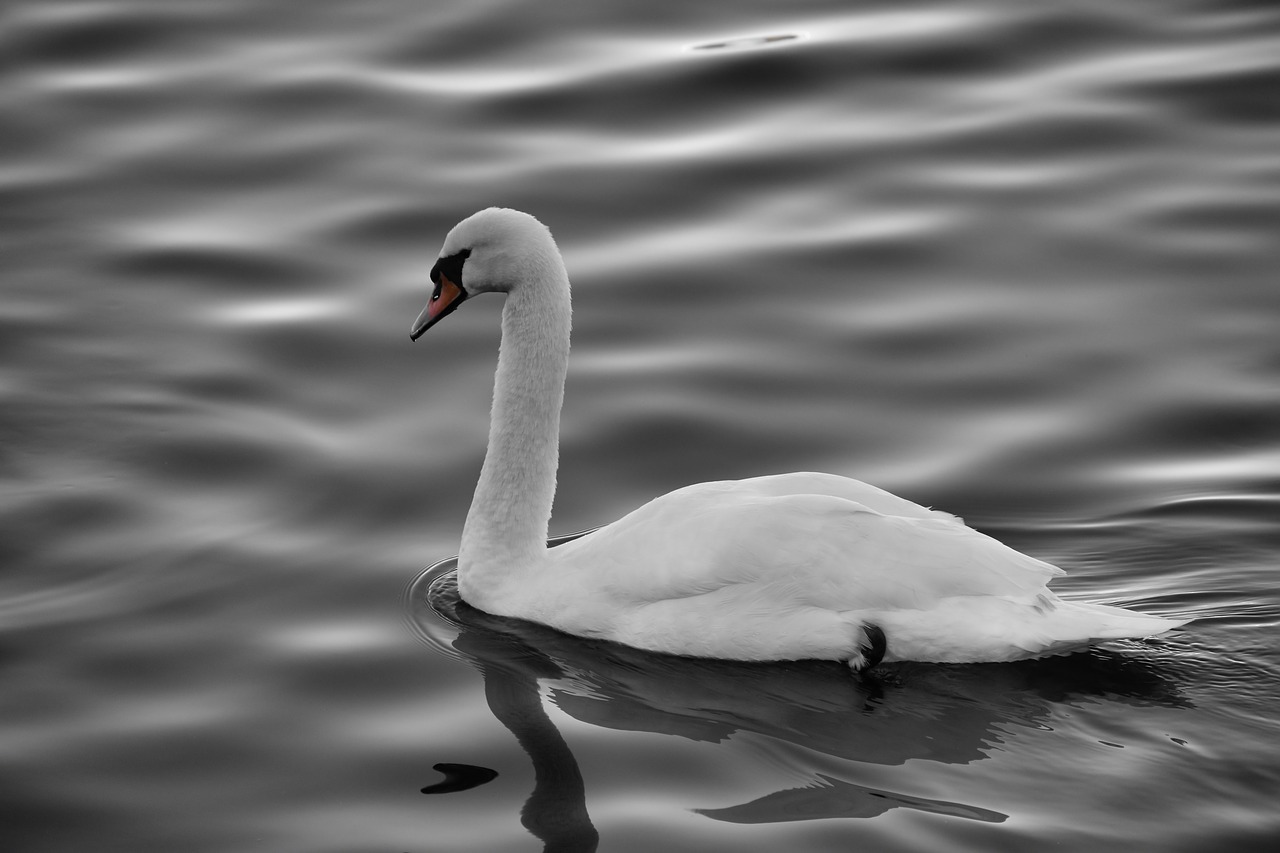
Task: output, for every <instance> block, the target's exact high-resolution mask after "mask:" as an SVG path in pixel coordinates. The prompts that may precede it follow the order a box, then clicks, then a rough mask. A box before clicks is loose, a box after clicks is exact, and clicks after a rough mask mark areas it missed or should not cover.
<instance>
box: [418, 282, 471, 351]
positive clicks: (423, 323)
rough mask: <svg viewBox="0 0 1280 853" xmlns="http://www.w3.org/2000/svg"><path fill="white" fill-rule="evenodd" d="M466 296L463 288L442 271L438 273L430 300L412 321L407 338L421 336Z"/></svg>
mask: <svg viewBox="0 0 1280 853" xmlns="http://www.w3.org/2000/svg"><path fill="white" fill-rule="evenodd" d="M466 298H467V292H466V291H465V290H463V289H462V288H461V287H458V285H456V284H454V283H453V282H452V281H450V280H449V277H448V276H446V275H445V274H444V273H440V279H439V281H437V282H436V289H435V291H434V292H432V294H431V301H430V302H428V303H427V307H426V308H423V309H422V313H421V314H419V315H418V319H416V320H414V321H413V328H412V329H410V330H409V340H411V341H416V340H417V339H418V338H420V337H422V333H423V332H425V331H426V330H427V329H430V328H431V327H432V326H434V325H435V324H436V323H437V322H438V321H439V320H441V319H442V318H443V317H444V316H445V315H447V314H449V313H450V312H451V311H453V310H454V309H455V308H457V307H458V306H459V305H461V304H462V301H463V300H464V299H466Z"/></svg>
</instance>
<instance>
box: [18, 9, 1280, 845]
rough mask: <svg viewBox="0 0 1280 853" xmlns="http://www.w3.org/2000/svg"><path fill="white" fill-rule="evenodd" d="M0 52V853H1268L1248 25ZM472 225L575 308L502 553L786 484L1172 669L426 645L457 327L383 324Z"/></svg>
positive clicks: (983, 14)
mask: <svg viewBox="0 0 1280 853" xmlns="http://www.w3.org/2000/svg"><path fill="white" fill-rule="evenodd" d="M0 56H4V57H5V61H4V63H3V65H2V66H0V67H3V69H4V85H3V87H0V116H2V118H0V122H2V124H3V128H4V129H3V134H0V282H2V283H3V288H4V290H3V294H4V298H3V300H2V301H0V476H2V478H3V479H2V480H0V679H2V680H0V685H3V687H2V689H0V723H2V725H0V808H2V810H3V814H2V815H0V849H3V850H5V851H71V850H95V851H146V850H165V851H170V850H182V851H230V850H234V851H247V850H263V851H387V853H399V851H414V853H419V852H420V851H534V850H540V849H543V846H544V842H545V844H546V846H547V847H549V848H550V849H553V850H588V849H592V848H593V847H594V846H596V845H597V844H598V849H600V850H602V851H652V850H663V851H671V853H674V852H675V851H705V850H738V851H776V850H804V851H836V850H839V851H844V850H868V851H879V850H939V849H946V850H973V851H992V850H1011V851H1012V850H1035V849H1050V848H1051V849H1054V850H1069V851H1086V850H1087V851H1099V850H1134V849H1145V850H1163V851H1169V850H1178V851H1200V850H1204V851H1209V850H1222V849H1231V850H1258V849H1268V850H1269V849H1272V845H1273V844H1275V843H1276V842H1277V840H1280V812H1278V811H1277V809H1276V806H1275V803H1276V795H1277V793H1278V792H1280V711H1278V710H1277V707H1280V686H1278V683H1277V676H1280V641H1278V639H1277V627H1278V626H1280V592H1278V591H1277V584H1276V570H1277V567H1278V566H1280V334H1278V331H1277V330H1278V329H1280V282H1278V281H1277V278H1276V270H1277V269H1280V239H1278V238H1280V8H1278V7H1277V6H1276V5H1275V4H1274V3H1272V2H1253V3H1250V2H1238V3H1234V2H1130V3H1124V4H1118V3H1108V2H1084V0H1080V2H1058V3H1053V4H1029V3H1020V2H1005V3H1000V2H988V3H981V4H979V3H972V2H952V3H901V2H898V3H858V4H847V3H829V2H828V3H820V2H800V3H762V2H757V3H727V2H713V3H699V4H654V3H651V2H646V3H624V2H609V3H595V4H583V3H563V2H543V3H537V4H525V3H514V2H510V0H493V2H466V3H463V2H443V3H424V2H417V3H413V2H407V0H401V2H395V0H381V1H380V2H375V1H374V0H370V2H362V3H336V2H273V3H262V2H256V0H255V2H248V0H241V2H233V0H225V2H223V1H222V0H205V2H200V1H199V0H184V2H181V3H173V2H121V1H120V0H116V1H115V2H113V1H112V0H104V2H54V0H41V2H34V0H29V2H25V3H24V2H18V3H10V4H8V5H7V6H6V7H5V9H4V11H3V12H0ZM495 203H498V204H506V205H510V206H516V207H521V208H524V209H527V210H529V211H531V212H533V213H535V214H536V215H538V216H539V217H540V218H542V219H543V220H544V221H545V222H547V223H548V224H549V225H550V226H551V227H552V229H553V230H554V231H555V233H556V235H557V237H558V240H559V242H560V244H561V246H562V248H563V249H564V251H565V255H566V259H567V262H568V264H569V268H570V272H571V275H572V277H573V279H574V283H575V286H576V290H575V339H574V356H573V363H572V367H571V375H570V379H569V387H568V397H567V403H566V410H565V416H564V435H563V443H562V469H561V477H560V490H559V496H558V500H557V505H556V513H555V518H554V519H553V527H554V529H555V530H556V531H558V532H568V531H573V530H579V529H582V528H586V527H590V526H594V525H597V524H601V523H604V522H607V521H609V520H612V519H613V518H615V517H617V516H618V515H620V514H622V513H623V512H625V511H627V510H629V509H631V508H633V507H634V506H636V505H638V504H639V503H641V502H643V501H645V500H647V499H648V498H650V497H652V496H654V495H655V494H658V493H661V492H664V491H667V490H670V489H672V488H676V487H678V486H680V485H684V484H686V483H689V482H693V481H699V480H707V479H714V478H720V477H741V476H749V475H755V474H762V473H771V472H777V471H786V470H799V469H817V470H827V471H832V472H835V473H841V474H847V475H851V476H857V477H859V478H861V479H865V480H868V481H871V482H874V483H877V484H878V485H881V486H884V487H886V488H889V489H891V490H893V491H896V492H898V493H900V494H903V495H905V496H907V497H910V498H912V499H915V500H917V501H920V502H921V503H925V504H929V505H933V506H937V507H940V508H943V509H947V510H949V511H952V512H955V513H958V514H960V515H963V516H965V517H966V518H967V519H968V520H969V521H970V523H971V524H974V525H975V526H977V527H979V528H981V529H983V530H985V531H987V532H990V533H992V534H995V535H997V536H1000V537H1002V538H1004V539H1005V540H1006V541H1008V542H1009V543H1010V544H1012V545H1014V546H1016V547H1018V548H1020V549H1022V550H1025V551H1027V552H1029V553H1032V554H1034V555H1036V556H1038V557H1042V558H1044V559H1048V560H1051V561H1053V562H1056V563H1058V564H1059V565H1061V566H1063V567H1064V568H1066V569H1067V570H1068V572H1069V576H1068V577H1066V578H1064V579H1062V580H1061V581H1059V582H1058V583H1057V585H1056V586H1057V588H1058V589H1059V591H1060V592H1062V593H1063V594H1064V595H1067V596H1074V597H1081V598H1087V599H1090V600H1096V601H1104V602H1111V603H1120V604H1125V605H1130V606H1133V607H1136V608H1138V609H1141V610H1144V611H1148V612H1156V613H1168V614H1182V615H1190V616H1195V617H1196V621H1195V622H1194V623H1193V624H1192V625H1190V626H1189V627H1188V628H1186V629H1183V630H1181V631H1179V632H1176V633H1174V634H1172V635H1170V636H1168V637H1167V638H1165V639H1163V640H1162V641H1160V642H1149V643H1123V644H1116V645H1114V646H1110V647H1106V648H1103V649H1100V650H1097V651H1094V652H1092V653H1088V654H1081V655H1075V656H1072V657H1068V658H1062V659H1057V660H1052V661H1044V662H1032V663H1025V664H1017V665H1002V666H996V665H989V666H971V667H928V666H901V667H898V668H896V669H893V670H892V671H889V672H887V673H886V674H885V675H884V677H883V678H881V679H880V680H878V681H875V682H856V681H854V680H851V679H850V678H849V677H848V676H847V674H846V673H844V672H842V671H841V670H840V669H839V668H838V667H832V666H828V665H825V664H794V665H777V666H744V665H737V664H726V663H714V662H692V661H678V660H670V659H666V658H659V657H654V656H646V655H641V654H637V653H632V652H628V651H626V650H621V649H617V648H613V647H605V646H599V645H593V644H590V643H583V642H580V641H576V640H571V639H566V638H564V637H561V636H558V635H554V634H551V633H549V632H545V631H540V630H537V629H534V628H530V627H528V626H521V625H509V624H507V625H504V624H501V623H497V624H495V623H494V622H493V620H490V619H486V618H485V617H484V616H483V614H478V613H475V612H474V611H469V610H468V609H467V608H465V606H464V607H461V608H459V607H458V606H457V603H456V598H453V597H451V595H450V589H449V575H448V573H447V565H446V566H443V567H441V568H439V569H437V570H435V571H434V572H432V573H430V574H428V575H425V576H423V575H422V572H423V569H424V567H426V566H428V565H430V564H433V563H435V562H437V561H438V560H441V559H443V558H446V557H448V556H449V555H450V554H453V553H456V551H457V543H458V537H459V533H460V531H461V526H462V521H463V518H464V516H465V513H466V509H467V506H468V502H469V499H470V494H471V489H472V486H473V484H474V481H475V477H476V474H477V473H478V470H479V464H480V460H481V457H482V454H483V452H484V436H485V429H486V417H487V405H488V397H489V393H490V381H491V374H492V369H493V365H494V360H495V352H496V345H497V336H498V327H497V314H498V311H499V310H500V302H499V301H498V300H497V299H496V298H495V299H494V301H492V302H489V301H486V300H476V301H475V302H474V303H470V302H469V303H468V304H467V306H465V309H464V310H462V311H460V312H459V313H458V314H457V315H455V316H454V317H452V318H450V320H449V322H448V323H447V324H445V325H443V326H442V327H441V328H440V329H438V330H436V331H433V332H432V333H431V335H430V336H429V337H428V338H426V339H424V340H423V341H420V342H419V343H418V344H416V345H410V343H409V341H408V338H407V333H408V328H409V324H410V322H411V320H412V319H413V317H414V316H415V315H416V314H417V312H418V311H419V309H420V308H421V307H422V305H423V304H424V302H425V299H426V296H427V283H426V271H427V270H428V269H429V267H430V265H431V263H432V261H433V260H434V257H435V253H436V251H437V248H438V246H439V243H440V240H441V239H442V238H443V235H444V233H445V232H446V230H447V229H448V227H449V226H451V225H452V224H453V223H454V222H455V221H456V220H458V219H459V218H461V217H462V216H464V215H466V214H468V213H470V212H471V211H473V210H476V209H478V208H480V207H484V206H487V205H489V204H495ZM432 602H434V604H435V607H433V606H432ZM436 765H444V772H441V771H438V770H436V769H433V768H435V766H436ZM494 771H496V774H497V775H496V777H494V776H493V772H494ZM424 788H426V789H427V790H428V791H429V793H426V794H424V793H422V789H424ZM522 813H523V822H522Z"/></svg>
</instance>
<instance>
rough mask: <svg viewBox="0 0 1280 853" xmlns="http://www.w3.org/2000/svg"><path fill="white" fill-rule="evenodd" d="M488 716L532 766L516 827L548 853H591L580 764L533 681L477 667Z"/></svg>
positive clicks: (592, 837) (594, 837)
mask: <svg viewBox="0 0 1280 853" xmlns="http://www.w3.org/2000/svg"><path fill="white" fill-rule="evenodd" d="M479 663H480V671H481V673H482V674H483V675H484V695H485V698H486V699H487V700H488V701H489V710H491V711H493V715H494V716H495V717H497V718H498V721H499V722H500V723H502V724H503V725H504V726H506V727H507V728H508V729H510V730H511V733H512V734H513V735H515V737H516V740H517V741H519V742H520V746H521V747H522V748H523V749H524V751H525V752H526V753H528V755H529V759H530V760H531V761H532V762H533V774H534V785H533V793H532V794H530V795H529V799H528V800H527V801H526V802H525V804H524V808H523V809H522V810H521V812H520V822H521V823H523V824H524V826H525V828H526V829H528V830H529V831H530V832H532V833H533V834H534V835H536V836H537V837H538V838H540V839H541V840H542V842H543V843H544V844H545V845H546V847H545V849H546V850H547V851H548V853H593V851H595V849H596V846H597V845H598V844H599V842H600V836H599V833H597V832H596V828H595V826H593V825H592V823H591V817H590V815H588V814H587V795H586V790H585V789H584V788H583V784H582V773H581V771H579V770H578V761H577V759H575V758H574V757H573V753H572V752H571V751H570V750H569V745H568V744H567V743H565V742H564V738H563V737H561V735H560V732H559V730H558V729H556V727H555V726H554V725H553V724H552V722H551V720H550V718H549V717H547V712H546V710H545V709H544V708H543V707H542V697H541V695H539V693H538V682H537V679H536V677H534V676H532V675H529V674H527V673H523V672H518V671H515V670H513V669H510V668H508V667H505V666H502V665H501V664H494V663H486V662H484V661H479Z"/></svg>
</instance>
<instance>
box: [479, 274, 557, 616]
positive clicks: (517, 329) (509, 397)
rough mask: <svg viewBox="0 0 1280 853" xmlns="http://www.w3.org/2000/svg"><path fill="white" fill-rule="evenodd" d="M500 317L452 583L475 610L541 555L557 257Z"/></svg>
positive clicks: (552, 474) (548, 489)
mask: <svg viewBox="0 0 1280 853" xmlns="http://www.w3.org/2000/svg"><path fill="white" fill-rule="evenodd" d="M528 270H529V273H528V274H529V278H528V279H526V280H525V281H523V282H521V283H520V284H519V285H518V286H517V287H514V288H513V289H512V290H511V293H510V294H509V295H508V296H507V303H506V305H505V306H504V307H503V311H502V346H501V348H500V350H499V353H498V371H497V375H496V376H495V378H494V386H493V410H492V414H491V416H490V422H489V449H488V451H487V452H486V454H485V458H484V466H483V468H482V469H481V471H480V481H479V483H477V484H476V492H475V496H474V497H473V498H472V500H471V509H470V511H469V512H468V513H467V522H466V525H465V527H464V528H463V531H462V547H461V549H460V551H459V557H458V567H459V574H458V583H459V586H460V592H461V593H462V595H463V597H464V598H465V599H467V600H468V601H470V602H471V603H472V604H475V605H477V606H479V607H481V609H489V608H486V607H485V603H486V602H488V603H490V604H491V606H492V605H493V604H495V603H496V598H497V597H498V596H499V595H500V592H501V588H502V584H503V581H504V580H507V579H510V578H511V576H513V575H519V574H520V573H521V571H522V570H524V569H528V568H529V567H531V566H532V565H534V564H536V563H537V561H538V560H540V559H541V558H542V557H543V556H544V555H545V552H546V540H547V525H548V523H549V521H550V519H551V503H552V500H553V499H554V497H555V491H556V466H557V464H558V460H559V448H560V407H561V404H562V403H563V402H564V381H565V375H566V374H567V372H568V369H569V331H570V326H571V314H572V309H571V303H570V296H569V278H568V275H567V274H566V273H565V269H564V263H563V262H562V261H561V260H560V257H559V255H558V253H548V254H547V255H546V256H543V257H537V258H534V259H532V260H531V262H530V264H529V267H528Z"/></svg>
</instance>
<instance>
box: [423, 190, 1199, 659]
mask: <svg viewBox="0 0 1280 853" xmlns="http://www.w3.org/2000/svg"><path fill="white" fill-rule="evenodd" d="M431 278H432V281H433V282H434V283H435V285H436V290H435V293H434V294H433V295H432V298H431V302H430V303H429V304H428V306H427V308H426V309H425V310H424V311H423V312H422V315H421V316H420V317H419V318H418V320H417V322H416V323H415V324H414V329H413V335H412V336H413V337H414V338H415V339H416V338H417V337H418V336H419V335H421V334H422V333H423V332H425V331H426V329H427V328H429V327H430V326H431V325H433V324H434V323H435V322H436V321H438V320H439V319H441V318H442V317H443V316H445V315H446V314H448V313H449V312H450V311H452V310H453V309H454V308H456V307H457V306H458V305H459V304H460V303H461V302H462V301H463V300H464V299H466V298H467V297H468V296H471V295H474V294H476V293H482V292H487V291H499V292H506V293H507V294H508V296H507V303H506V305H505V307H504V309H503V316H502V346H501V351H500V355H499V358H498V371H497V376H496V378H495V383H494V399H493V411H492V418H491V421H490V428H489V448H488V452H487V453H486V455H485V461H484V466H483V468H482V470H481V473H480V481H479V483H478V484H477V486H476V492H475V496H474V498H473V500H472V503H471V509H470V512H469V513H468V514H467V521H466V525H465V528H464V530H463V534H462V547H461V549H460V553H459V556H458V587H459V591H460V593H461V595H462V597H463V598H464V599H465V600H466V601H467V602H468V603H470V604H472V605H473V606H475V607H478V608H480V609H481V610H484V611H486V612H489V613H493V614H496V615H499V616H510V617H518V618H522V619H529V620H532V621H535V622H541V623H543V624H546V625H549V626H551V627H553V628H557V629H560V630H562V631H565V632H568V633H570V634H576V635H579V636H585V637H600V638H604V639H608V640H613V641H616V642H620V643H625V644H626V645H629V646H635V647H638V648H642V649H650V650H653V651H659V652H668V653H672V654H682V655H693V656H698V657H714V658H728V659H735V660H797V659H809V658H817V659H831V660H842V661H847V662H848V663H849V665H850V666H852V667H854V668H855V669H861V668H863V667H865V666H869V665H873V664H875V663H877V662H878V661H879V660H881V659H884V660H887V661H890V660H917V661H944V662H971V661H1005V660H1016V659H1020V658H1028V657H1037V656H1041V655H1047V654H1056V653H1060V652H1064V651H1069V650H1071V649H1075V648H1080V647H1082V646H1086V645H1089V644H1090V643H1093V642H1096V641H1100V640H1107V639H1117V638H1124V637H1145V636H1150V635H1153V634H1159V633H1163V632H1164V631H1167V630H1169V629H1171V628H1174V627H1177V626H1178V625H1181V624H1184V623H1183V622H1182V621H1177V620H1171V619H1166V618H1162V617H1159V616H1148V615H1143V614H1139V613H1134V612H1132V611H1129V610H1125V609H1122V608H1119V607H1109V606H1104V605H1096V604H1083V603H1074V602H1068V601H1063V600H1062V599H1059V598H1058V597H1057V596H1056V595H1055V594H1054V593H1052V592H1050V591H1049V589H1048V588H1047V583H1048V581H1049V580H1050V579H1052V578H1053V577H1054V576H1056V575H1059V574H1062V571H1061V569H1057V568H1055V567H1053V566H1051V565H1049V564H1048V563H1044V562H1041V561H1040V560H1036V559H1034V558H1032V557H1028V556H1025V555H1023V554H1020V553H1018V552H1017V551H1014V550H1013V549H1011V548H1008V547H1006V546H1005V545H1002V544H1001V543H1000V542H998V541H996V540H994V539H991V538H990V537H988V536H984V535H983V534H981V533H978V532H977V531H975V530H973V529H971V528H969V527H966V526H965V525H964V524H963V523H962V522H961V521H960V520H959V519H957V518H955V517H954V516H950V515H947V514H945V513H941V512H935V511H933V510H930V509H926V508H925V507H922V506H919V505H917V504H914V503H912V502H910V501H907V500H904V499H903V498H899V497H896V496H894V495H892V494H890V493H888V492H885V491H883V490H881V489H877V488H876V487H874V486H869V485H867V484H866V483H861V482H858V481H857V480H851V479H848V478H845V477H837V476H834V475H830V474H811V473H798V474H782V475H778V476H773V477H760V478H756V479H751V480H739V481H725V482H716V483H702V484H699V485H695V486H689V487H687V488H684V489H680V490H678V491H675V492H672V493H670V494H668V495H665V496H663V497H660V498H657V499H656V500H653V501H651V502H649V503H648V504H645V505H644V506H642V507H640V508H639V509H637V510H635V511H634V512H632V513H630V514H628V515H626V516H624V517H623V518H621V519H619V520H618V521H615V522H613V523H612V524H609V525H607V526H605V527H602V528H600V529H599V530H596V531H595V532H593V533H591V534H589V535H587V536H584V537H581V538H579V539H576V540H574V541H572V542H569V543H567V544H565V545H562V546H560V547H558V548H555V549H548V548H547V547H546V537H547V524H548V521H549V520H550V516H551V503H552V498H553V496H554V494H555V479H556V465H557V457H558V443H559V431H560V407H561V403H562V402H563V398H564V380H565V375H566V373H567V370H568V356H569V330H570V313H571V311H570V296H569V279H568V275H567V274H566V272H565V268H564V263H563V261H562V260H561V257H560V253H559V251H558V250H557V248H556V246H555V243H554V241H553V240H552V238H551V234H550V232H549V231H548V230H547V229H546V227H545V226H543V225H542V224H541V223H539V222H538V221H537V220H536V219H534V218H533V217H531V216H529V215H527V214H524V213H519V212H517V211H513V210H504V209H496V208H490V209H488V210H483V211H481V212H479V213H477V214H474V215H473V216H471V217H469V218H467V219H465V220H463V221H462V222H460V223H459V224H458V225H457V226H455V227H454V229H453V230H452V231H451V232H450V233H449V235H448V237H447V238H446V239H445V243H444V247H443V249H442V250H441V253H440V260H439V261H438V262H437V264H436V267H435V268H434V269H433V270H432V274H431Z"/></svg>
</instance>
